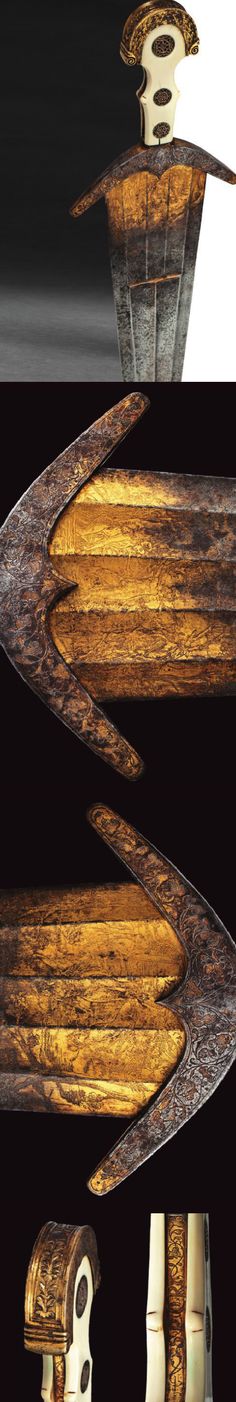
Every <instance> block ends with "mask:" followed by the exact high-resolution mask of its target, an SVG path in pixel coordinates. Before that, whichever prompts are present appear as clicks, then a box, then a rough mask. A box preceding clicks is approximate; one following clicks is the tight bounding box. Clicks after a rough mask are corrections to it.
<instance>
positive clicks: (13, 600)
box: [0, 394, 149, 779]
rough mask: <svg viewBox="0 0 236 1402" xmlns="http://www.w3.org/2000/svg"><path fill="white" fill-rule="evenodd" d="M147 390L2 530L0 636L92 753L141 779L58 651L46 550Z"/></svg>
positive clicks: (71, 451)
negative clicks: (52, 625) (66, 509)
mask: <svg viewBox="0 0 236 1402" xmlns="http://www.w3.org/2000/svg"><path fill="white" fill-rule="evenodd" d="M148 406H149V401H148V400H147V399H146V398H145V397H144V395H142V394H130V395H127V397H125V398H124V399H122V400H121V401H120V403H118V404H116V405H115V406H114V408H112V409H109V410H108V412H107V413H106V414H103V416H102V418H100V419H98V420H97V421H96V423H94V424H92V426H91V428H89V429H87V430H86V432H85V433H82V434H81V436H80V437H79V438H78V439H76V440H75V442H74V443H72V444H70V446H69V447H68V448H66V449H65V452H64V453H61V454H60V456H59V457H58V458H56V459H55V461H54V462H53V463H51V464H50V466H49V467H47V468H46V470H45V472H43V473H42V475H41V477H38V478H37V480H36V481H35V482H33V483H32V486H30V487H29V489H28V491H27V492H26V493H25V495H24V496H23V497H22V498H21V500H20V501H19V502H18V503H17V505H16V506H15V507H14V509H13V511H11V513H10V515H9V516H8V518H7V520H6V521H5V523H4V525H3V526H2V529H1V532H0V610H1V623H0V641H1V643H2V646H3V647H4V648H5V651H6V653H7V655H8V656H9V658H10V660H11V662H13V664H14V666H15V667H16V668H17V671H18V672H20V675H21V676H22V677H23V680H24V681H26V682H28V684H29V686H31V687H32V690H33V691H35V692H36V694H38V695H39V696H40V697H41V700H42V701H44V702H46V705H48V706H50V708H51V709H52V710H53V711H54V712H55V714H56V715H57V716H59V718H60V719H61V720H63V721H64V724H65V725H67V726H68V727H69V729H70V730H72V731H74V733H75V735H78V736H79V738H80V740H83V741H84V742H85V744H86V745H89V746H90V748H91V749H92V750H94V752H95V754H97V755H99V756H100V757H101V758H102V759H105V760H107V761H108V762H109V763H111V764H113V765H114V768H116V769H118V770H119V771H120V773H122V774H124V775H125V776H126V778H130V779H136V778H137V777H138V776H139V774H140V773H141V772H142V763H141V760H140V759H139V757H138V755H136V753H135V751H134V750H133V749H132V748H131V746H130V745H129V744H128V742H127V741H126V740H125V739H123V737H122V736H121V735H120V734H119V732H118V730H116V727H115V726H114V725H113V724H112V723H111V721H109V720H108V719H107V718H106V716H105V715H104V714H103V712H102V710H100V708H99V707H98V706H96V704H95V703H94V701H93V700H92V699H91V697H90V696H89V694H88V692H87V691H86V690H85V689H84V687H83V686H81V685H80V683H79V682H78V680H77V679H76V677H75V676H74V675H73V672H72V670H71V668H70V667H69V666H67V664H66V662H64V660H63V658H62V657H61V656H60V655H59V653H58V651H57V649H56V647H55V645H54V643H53V641H52V638H51V636H50V630H49V626H48V617H49V613H50V609H51V608H52V607H53V605H54V604H55V602H56V600H57V599H58V598H60V597H62V596H63V595H65V594H68V592H69V591H70V590H72V589H73V588H74V587H75V586H74V584H71V583H70V582H69V580H68V584H66V587H64V585H63V583H62V581H61V577H59V576H58V574H57V572H56V570H55V568H54V566H53V564H52V561H51V559H49V555H48V542H49V538H50V535H51V533H52V530H53V527H54V525H55V522H56V520H57V517H58V516H59V514H60V512H61V511H62V510H63V508H64V507H65V506H66V505H67V504H68V502H69V501H70V500H71V498H72V497H73V496H74V495H75V493H76V492H77V491H78V489H79V487H81V486H82V483H83V482H86V481H87V480H88V478H89V477H91V475H92V473H93V472H94V471H95V469H96V468H97V467H98V466H100V465H101V464H102V463H103V462H105V461H106V459H107V457H109V455H110V453H112V451H113V449H114V448H115V447H116V446H117V444H118V443H120V442H121V441H122V440H123V439H124V438H125V437H126V434H127V433H129V431H130V429H132V428H133V426H134V424H136V423H137V422H138V420H139V418H140V416H141V415H142V414H143V413H144V411H145V409H146V408H148Z"/></svg>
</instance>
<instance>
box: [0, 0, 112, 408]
mask: <svg viewBox="0 0 236 1402" xmlns="http://www.w3.org/2000/svg"><path fill="white" fill-rule="evenodd" d="M130 8H132V6H130ZM128 13H129V5H128V3H127V0H126V3H125V0H124V3H120V0H111V3H106V2H105V0H103V3H101V0H100V3H99V4H98V3H96V0H90V3H88V2H87V3H84V0H34V3H30V0H18V3H17V0H2V36H1V46H2V54H3V64H2V84H1V87H2V131H4V139H3V143H2V173H1V187H2V194H3V199H2V209H3V218H2V235H1V242H2V246H1V318H0V378H1V380H6V379H7V380H11V379H13V380H17V379H23V380H28V379H33V380H37V379H39V380H41V379H46V380H48V379H59V380H71V379H98V380H99V379H100V380H104V379H107V380H113V379H114V380H115V379H117V380H120V378H121V376H120V367H119V357H118V351H117V348H116V332H115V318H114V312H113V300H112V290H111V281H110V273H109V260H108V249H107V228H106V212H105V206H104V202H102V201H101V203H99V204H98V205H97V206H96V207H95V208H94V209H91V210H90V211H88V213H87V214H86V215H85V216H84V217H83V218H82V219H81V220H78V221H77V220H73V219H71V218H70V216H69V212H68V211H69V207H70V205H71V203H72V202H73V200H74V199H75V197H76V196H77V195H78V194H79V193H80V192H81V191H82V190H83V189H84V188H85V187H86V185H88V184H90V182H91V181H92V180H93V179H94V178H95V176H96V175H98V174H99V173H100V172H101V171H102V170H103V169H104V168H105V167H106V165H108V164H109V162H110V161H111V160H112V159H113V158H114V157H115V156H116V155H117V154H119V153H120V152H121V151H122V150H125V149H126V148H127V147H128V146H131V145H132V144H133V142H134V141H136V140H138V138H139V112H138V103H137V100H136V98H135V92H136V88H137V86H138V79H139V72H140V70H138V69H137V68H135V69H128V68H126V67H125V65H124V64H123V63H122V61H121V59H120V56H119V45H120V38H121V33H122V28H123V24H124V20H125V18H126V17H127V14H128Z"/></svg>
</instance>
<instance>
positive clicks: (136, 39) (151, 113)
mask: <svg viewBox="0 0 236 1402" xmlns="http://www.w3.org/2000/svg"><path fill="white" fill-rule="evenodd" d="M198 48H199V39H198V33H197V29H196V25H195V23H194V20H192V19H191V16H190V15H188V14H187V11H186V10H185V9H184V8H183V5H178V4H173V3H170V4H160V3H157V4H156V5H155V4H153V3H152V0H150V3H149V4H146V5H139V6H138V9H137V10H134V11H133V14H132V15H129V19H127V20H126V24H125V26H124V29H123V34H122V40H121V47H120V52H121V57H122V58H123V59H124V63H128V64H133V63H141V64H142V68H143V74H144V76H143V82H142V84H141V87H140V88H139V89H138V92H137V97H138V99H139V104H140V110H141V136H142V139H143V142H144V145H145V146H159V145H163V143H165V142H168V141H172V139H173V129H174V119H175V109H176V102H177V99H178V97H179V89H178V88H177V85H176V82H175V69H176V66H177V64H178V63H180V61H181V59H183V58H185V56H187V55H188V54H196V53H198Z"/></svg>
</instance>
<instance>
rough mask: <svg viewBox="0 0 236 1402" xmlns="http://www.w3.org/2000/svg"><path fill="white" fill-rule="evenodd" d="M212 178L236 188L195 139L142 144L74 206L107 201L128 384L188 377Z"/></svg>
mask: <svg viewBox="0 0 236 1402" xmlns="http://www.w3.org/2000/svg"><path fill="white" fill-rule="evenodd" d="M162 110H163V109H162ZM163 134H164V133H163ZM207 175H214V176H216V177H217V178H218V179H219V180H225V181H227V182H228V183H230V184H233V185H234V184H235V183H236V175H234V173H233V171H231V170H229V169H228V167H227V166H225V165H223V164H222V162H220V161H218V160H216V159H215V157H214V156H211V155H209V154H208V152H206V151H203V150H201V148H200V147H198V146H194V145H192V144H190V143H189V142H187V141H180V140H178V139H177V138H174V139H173V140H172V141H170V142H169V143H168V144H166V145H163V146H162V145H158V146H144V145H143V144H141V143H139V144H137V145H136V146H133V147H132V148H131V150H129V151H126V152H125V153H124V154H122V155H121V156H120V157H118V158H117V160H116V161H114V162H113V163H112V165H111V166H109V168H108V169H107V170H105V171H104V174H103V175H102V176H101V177H100V178H99V179H98V180H97V181H95V182H94V183H93V184H92V185H91V186H90V187H89V189H88V190H87V191H85V193H84V194H82V195H81V196H80V198H79V199H77V200H75V202H74V204H73V205H72V208H71V211H70V213H71V214H72V215H73V217H74V218H77V217H78V216H79V215H80V214H84V213H85V211H86V210H87V209H89V208H90V205H93V204H96V203H97V200H99V199H101V197H102V196H103V197H104V198H105V201H106V207H107V214H108V226H109V248H110V262H111V274H112V282H113V293H114V301H115V308H116V316H117V332H118V342H119V351H120V359H121V368H122V375H123V379H124V380H136V381H137V380H142V381H144V380H150V382H151V381H154V380H158V381H159V382H160V383H162V382H170V381H180V380H181V378H182V372H183V363H184V355H185V346H186V339H187V331H188V322H189V315H190V307H191V299H192V291H193V282H194V274H195V264H196V257H197V249H198V240H199V234H200V228H201V219H202V211H203V202H204V195H205V186H206V177H207Z"/></svg>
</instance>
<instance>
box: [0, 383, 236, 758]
mask: <svg viewBox="0 0 236 1402" xmlns="http://www.w3.org/2000/svg"><path fill="white" fill-rule="evenodd" d="M148 407H149V401H148V399H147V398H146V397H145V396H144V395H143V394H138V393H137V394H136V393H133V394H129V395H127V396H126V397H125V398H124V399H123V400H121V401H120V402H119V403H118V404H116V405H115V406H114V408H112V409H109V410H108V412H107V413H106V414H103V415H102V417H101V419H98V420H97V421H96V422H95V423H94V424H92V425H91V427H90V428H89V429H87V430H86V431H85V433H82V434H81V435H80V438H78V439H76V440H75V442H74V443H72V444H71V445H70V446H69V447H68V448H66V449H65V451H64V452H63V453H62V454H60V456H59V458H57V459H56V460H55V461H54V462H53V463H51V464H50V466H49V467H48V468H46V470H45V472H43V473H42V476H41V477H39V478H38V479H37V481H36V482H33V483H32V485H31V486H30V487H29V488H28V491H27V492H26V493H25V495H24V496H23V497H22V499H21V501H19V502H18V503H17V505H16V507H15V508H14V509H13V511H12V512H11V514H10V516H9V517H8V519H7V521H6V522H5V523H4V525H3V526H2V529H1V532H0V554H1V571H0V598H1V629H0V640H1V642H2V646H3V647H4V648H5V650H6V652H7V654H8V656H9V657H10V659H11V661H12V662H13V663H14V666H15V667H16V668H17V670H18V671H19V672H20V675H21V676H22V677H23V679H24V680H25V681H27V682H28V684H29V686H31V687H32V689H33V691H35V692H36V693H37V694H38V695H39V696H40V697H41V699H42V700H43V701H44V702H45V703H46V704H47V705H48V706H50V707H51V709H52V710H53V711H54V712H55V714H56V715H57V716H58V717H59V718H60V719H61V720H62V721H63V722H64V724H65V725H67V726H68V727H69V728H70V729H71V730H72V731H73V732H74V733H75V734H76V735H77V736H79V738H80V739H81V740H83V741H84V743H85V744H87V745H89V746H90V748H91V749H93V750H94V751H95V753H96V754H98V755H100V756H101V758H103V759H104V760H106V761H108V762H109V763H110V764H112V765H113V767H114V768H115V769H117V770H118V771H119V772H120V773H121V774H124V775H125V777H126V778H129V779H137V778H139V776H140V775H141V773H142V768H143V765H142V759H141V758H140V757H139V755H137V754H136V752H135V751H134V750H133V748H132V746H131V744H129V743H128V741H127V740H126V739H125V738H123V736H122V735H121V734H120V733H119V731H118V729H117V728H116V727H115V725H114V724H113V723H112V721H111V720H108V718H107V717H106V715H105V713H104V711H103V710H102V709H101V707H100V706H99V705H98V702H100V701H103V700H104V701H109V700H114V699H119V698H121V697H126V698H129V697H132V698H133V699H135V697H137V698H138V697H160V696H162V697H163V696H175V695H179V696H181V695H182V696H188V695H204V694H205V695H206V694H216V693H218V694H219V693H229V692H231V693H234V694H235V692H236V609H235V581H236V483H235V480H234V479H230V478H229V479H228V478H227V477H198V476H195V477H194V476H190V475H187V474H186V475H184V474H180V475H179V476H178V475H177V474H174V473H168V472H167V473H166V472H163V473H162V472H146V471H145V470H142V471H140V470H139V471H132V472H129V470H127V469H126V468H125V469H124V470H123V469H122V470H119V471H110V470H107V469H104V467H103V466H102V464H104V463H105V461H106V459H107V457H108V456H109V455H110V453H111V452H112V451H113V449H114V448H115V447H116V445H117V444H118V443H119V442H121V441H122V439H124V437H125V436H126V434H127V433H128V432H129V430H130V429H131V428H132V427H134V426H135V425H136V424H137V423H138V421H139V419H140V417H141V416H142V415H143V413H144V411H145V410H146V409H147V408H148ZM99 468H100V471H99V470H98V469H99ZM89 479H90V480H89ZM91 479H92V480H91Z"/></svg>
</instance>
